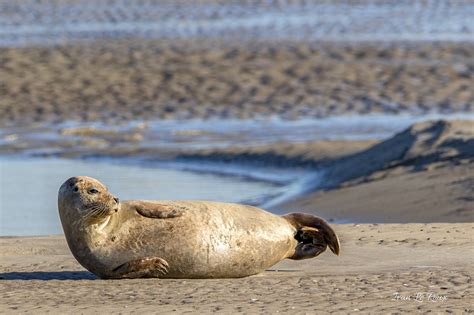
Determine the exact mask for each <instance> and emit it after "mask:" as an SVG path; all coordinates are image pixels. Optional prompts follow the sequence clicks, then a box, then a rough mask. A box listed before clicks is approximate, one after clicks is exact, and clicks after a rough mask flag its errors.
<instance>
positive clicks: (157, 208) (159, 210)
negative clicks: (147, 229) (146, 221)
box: [122, 200, 186, 219]
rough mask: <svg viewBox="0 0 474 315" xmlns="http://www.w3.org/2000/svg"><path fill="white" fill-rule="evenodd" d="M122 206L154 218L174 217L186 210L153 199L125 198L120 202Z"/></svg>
mask: <svg viewBox="0 0 474 315" xmlns="http://www.w3.org/2000/svg"><path fill="white" fill-rule="evenodd" d="M122 207H127V208H129V209H132V210H133V211H136V212H138V213H139V214H140V215H142V216H144V217H147V218H154V219H169V218H176V217H179V216H181V215H183V213H184V212H185V211H186V208H184V207H179V206H171V205H167V204H163V203H160V202H154V201H140V200H127V201H124V202H122Z"/></svg>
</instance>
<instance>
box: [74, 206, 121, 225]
mask: <svg viewBox="0 0 474 315" xmlns="http://www.w3.org/2000/svg"><path fill="white" fill-rule="evenodd" d="M114 201H115V200H114ZM117 211H118V203H115V204H114V205H110V204H107V203H103V202H94V203H92V204H90V205H89V206H88V207H86V208H85V211H84V212H85V214H84V216H83V217H82V219H83V220H84V221H85V222H87V223H89V224H95V223H99V222H101V221H103V220H104V219H106V218H107V217H108V216H110V215H111V214H112V213H113V212H117Z"/></svg>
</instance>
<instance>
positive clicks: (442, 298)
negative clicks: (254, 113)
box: [0, 223, 474, 314]
mask: <svg viewBox="0 0 474 315" xmlns="http://www.w3.org/2000/svg"><path fill="white" fill-rule="evenodd" d="M335 229H336V231H337V233H338V234H339V235H340V239H341V246H342V253H341V256H339V257H336V256H334V255H332V254H331V253H324V254H322V255H321V256H320V257H318V258H316V259H310V260H304V261H290V260H285V261H282V262H281V263H279V264H277V265H276V266H274V267H273V268H271V269H270V270H268V271H266V272H264V273H262V274H260V275H257V276H252V277H248V278H243V279H223V280H221V279H217V280H189V279H186V280H184V279H183V280H160V279H142V280H120V281H114V280H98V279H95V277H94V276H93V275H92V274H90V273H89V272H87V271H85V270H84V269H83V268H82V267H81V266H80V265H78V263H77V262H76V261H75V260H74V258H73V257H72V255H71V254H70V252H69V250H68V248H67V245H66V242H65V240H64V237H63V236H48V237H24V238H0V246H1V248H2V251H1V252H0V259H1V261H2V264H1V266H0V277H1V279H0V288H1V290H2V292H3V293H2V297H1V298H0V300H1V302H2V303H0V305H1V306H0V312H4V313H12V312H15V313H18V312H33V313H44V312H48V311H49V312H55V313H57V312H70V311H71V310H72V309H73V310H74V312H81V313H86V314H91V313H97V312H114V313H118V312H122V313H144V312H160V313H168V312H176V313H187V312H190V313H196V312H199V313H209V312H218V313H223V314H224V313H227V314H228V313H264V314H270V313H276V312H281V313H287V312H291V313H297V314H300V313H301V314H316V313H321V312H342V313H354V312H362V313H374V312H375V313H387V312H410V313H414V312H429V311H431V312H435V313H438V312H449V313H451V312H454V313H469V312H472V311H473V309H472V299H473V298H474V291H473V287H472V280H471V278H472V273H473V272H474V268H473V266H472V261H473V260H474V252H473V250H472V234H473V233H474V224H472V223H463V224H461V223H457V224H441V223H431V224H380V225H374V224H360V225H353V224H347V225H346V224H344V225H335ZM32 292H34V293H32ZM417 296H418V297H417ZM410 297H411V300H407V299H408V298H410Z"/></svg>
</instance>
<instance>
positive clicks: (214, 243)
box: [58, 176, 340, 279]
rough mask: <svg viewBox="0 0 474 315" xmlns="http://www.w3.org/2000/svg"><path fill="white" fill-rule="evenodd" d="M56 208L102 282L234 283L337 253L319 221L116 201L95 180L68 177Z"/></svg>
mask: <svg viewBox="0 0 474 315" xmlns="http://www.w3.org/2000/svg"><path fill="white" fill-rule="evenodd" d="M58 208H59V215H60V218H61V223H62V226H63V229H64V234H65V236H66V240H67V243H68V245H69V248H70V250H71V252H72V254H73V255H74V257H75V258H76V259H77V261H78V262H79V263H80V264H81V265H82V266H84V267H85V268H86V269H88V270H89V271H91V272H92V273H94V274H96V275H97V276H99V277H101V278H106V279H118V278H154V277H157V278H236V277H245V276H250V275H254V274H257V273H259V272H261V271H263V270H265V269H266V268H269V267H271V266H272V265H274V264H276V263H277V262H279V261H280V260H282V259H285V258H289V259H305V258H312V257H316V256H318V255H319V254H321V253H322V252H324V251H325V250H326V248H327V247H329V248H330V249H331V251H332V252H333V253H334V254H336V255H338V254H339V248H340V246H339V240H338V238H337V236H336V233H334V231H333V229H332V228H331V227H330V226H329V225H328V224H327V223H326V222H325V221H324V220H322V219H321V218H318V217H315V216H312V215H309V214H303V213H291V214H287V215H284V216H277V215H274V214H271V213H269V212H267V211H264V210H262V209H259V208H256V207H252V206H246V205H239V204H230V203H221V202H210V201H170V200H163V201H146V200H129V201H123V202H119V199H118V198H117V197H115V196H114V195H112V194H111V193H110V192H109V191H108V190H107V188H106V186H104V185H103V184H102V183H100V182H99V181H98V180H96V179H94V178H91V177H86V176H79V177H72V178H69V179H68V180H67V181H66V182H65V183H64V184H63V185H62V186H61V188H60V189H59V194H58Z"/></svg>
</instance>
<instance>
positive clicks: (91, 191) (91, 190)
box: [88, 188, 99, 195]
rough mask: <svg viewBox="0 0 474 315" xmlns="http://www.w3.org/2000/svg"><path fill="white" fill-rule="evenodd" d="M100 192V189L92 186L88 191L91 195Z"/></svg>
mask: <svg viewBox="0 0 474 315" xmlns="http://www.w3.org/2000/svg"><path fill="white" fill-rule="evenodd" d="M98 192H99V191H98V190H97V189H95V188H91V189H89V191H88V193H89V194H91V195H93V194H97V193H98Z"/></svg>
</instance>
